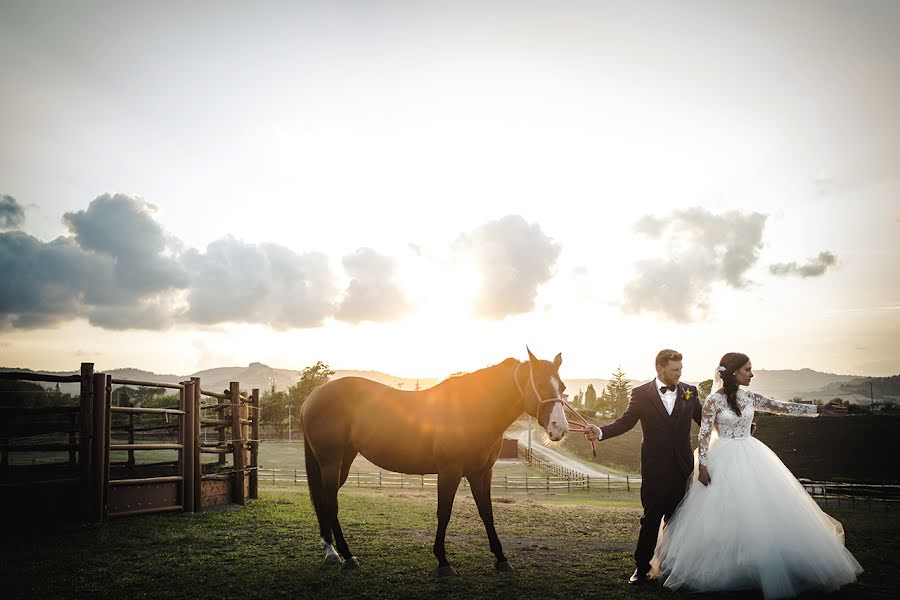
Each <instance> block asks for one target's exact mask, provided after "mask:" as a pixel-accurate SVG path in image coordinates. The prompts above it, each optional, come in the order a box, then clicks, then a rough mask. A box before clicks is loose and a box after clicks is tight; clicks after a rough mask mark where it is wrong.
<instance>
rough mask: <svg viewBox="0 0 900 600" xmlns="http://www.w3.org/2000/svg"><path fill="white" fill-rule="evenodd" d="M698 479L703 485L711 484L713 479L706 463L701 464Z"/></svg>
mask: <svg viewBox="0 0 900 600" xmlns="http://www.w3.org/2000/svg"><path fill="white" fill-rule="evenodd" d="M697 480H698V481H699V482H700V483H702V484H703V485H709V482H710V481H712V479H710V478H709V471H707V470H706V465H700V470H699V472H698V473H697Z"/></svg>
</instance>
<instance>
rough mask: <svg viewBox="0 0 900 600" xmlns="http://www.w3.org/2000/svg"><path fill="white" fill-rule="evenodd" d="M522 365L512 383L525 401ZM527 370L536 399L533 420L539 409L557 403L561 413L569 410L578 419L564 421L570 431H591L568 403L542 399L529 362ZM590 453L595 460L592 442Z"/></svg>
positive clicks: (555, 399)
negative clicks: (520, 370) (520, 373)
mask: <svg viewBox="0 0 900 600" xmlns="http://www.w3.org/2000/svg"><path fill="white" fill-rule="evenodd" d="M523 364H524V363H521V362H520V363H519V364H518V365H517V366H516V370H515V372H514V373H513V381H514V382H515V383H516V387H517V388H518V390H519V394H521V395H522V398H523V399H525V398H527V396H526V395H525V391H524V390H523V389H522V386H520V385H519V367H521V366H522V365H523ZM528 370H529V378H530V379H531V389H532V391H534V396H535V398H537V402H538V405H537V410H536V411H535V418H537V415H539V414H540V413H541V407H542V406H544V404H548V403H549V404H553V403H556V402H559V403H560V404H562V406H563V413H565V409H569V410H570V411H571V412H572V414H574V415H575V417H576V418H577V419H578V421H571V420H569V419H566V423H568V425H569V430H570V431H577V432H579V433H586V432H588V431H590V430H591V424H590V423H588V422H587V419H585V418H584V417H582V416H581V414H580V413H579V412H578V411H577V410H575V409H574V408H572V407H571V406H570V405H569V403H568V402H566V401H565V400H564V399H562V398H560V397H559V396H557V397H556V398H542V397H541V393H540V392H539V391H538V389H537V384H536V383H535V382H534V365H532V364H531V361H529V362H528ZM591 452H592V453H593V454H594V458H597V445H596V443H595V442H594V440H591Z"/></svg>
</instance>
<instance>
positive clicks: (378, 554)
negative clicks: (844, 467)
mask: <svg viewBox="0 0 900 600" xmlns="http://www.w3.org/2000/svg"><path fill="white" fill-rule="evenodd" d="M340 498H341V515H342V524H343V526H344V531H345V532H346V534H347V537H348V541H349V543H350V545H351V548H352V549H353V551H354V552H355V554H356V555H357V556H358V558H359V560H360V563H361V566H362V568H361V569H360V570H359V571H351V572H344V571H340V570H338V569H336V568H333V567H326V566H325V565H324V564H323V561H322V558H323V552H322V550H321V549H320V547H319V543H318V528H317V527H316V525H315V517H314V515H313V512H312V509H311V506H310V502H309V498H308V496H307V493H306V490H305V488H304V487H300V486H298V487H293V488H287V489H283V490H279V491H273V490H264V492H263V494H262V498H261V499H260V500H257V501H251V502H249V503H248V505H247V506H246V507H245V508H243V509H241V508H235V507H231V508H227V509H222V510H217V511H210V512H205V513H199V514H175V515H169V516H147V517H132V518H127V519H121V520H115V521H112V522H110V523H107V524H104V525H92V526H86V527H81V528H71V529H68V530H65V531H62V532H60V531H46V532H39V533H32V534H29V535H28V536H27V537H26V536H21V535H19V536H15V537H13V538H12V539H9V538H6V537H5V536H4V537H5V539H4V544H2V545H0V592H2V597H3V598H4V599H6V598H9V599H14V598H53V599H61V598H121V599H133V598H164V599H167V600H171V599H177V598H185V599H194V598H241V599H252V598H305V597H322V598H355V597H364V598H421V597H442V598H443V597H449V598H488V597H490V598H494V597H502V598H566V599H571V598H586V597H592V598H597V597H601V598H623V599H625V598H630V599H633V598H682V597H687V596H686V595H685V594H679V593H671V592H669V591H667V590H665V589H664V588H662V587H661V586H659V585H658V584H653V585H650V586H648V587H646V588H642V589H633V588H631V587H629V586H627V585H626V584H625V578H626V577H627V576H628V575H629V574H630V572H631V570H632V568H633V565H632V559H631V552H632V549H633V544H634V541H635V539H636V535H637V529H638V518H639V515H640V506H639V502H638V500H637V498H636V496H635V495H633V494H632V495H630V496H624V497H616V498H613V499H606V498H605V497H602V496H591V497H584V496H580V495H577V494H561V495H558V496H535V497H528V496H522V495H518V496H496V495H495V502H494V511H495V517H496V522H497V529H498V532H499V534H500V536H501V539H502V541H503V543H504V548H505V550H506V553H507V555H508V557H509V559H510V561H511V562H512V564H513V566H514V567H515V568H516V571H515V572H514V573H511V574H502V573H497V572H495V570H494V567H493V556H492V555H491V554H490V552H489V550H488V547H487V540H486V536H485V534H484V529H483V526H482V524H481V521H480V519H479V517H478V514H477V511H476V508H475V505H474V502H473V501H472V499H471V496H470V495H468V494H463V493H461V494H459V495H458V496H457V499H456V503H455V506H454V514H453V519H452V520H451V523H450V528H449V530H448V537H447V549H448V555H449V558H450V560H451V562H453V564H454V565H455V566H456V568H457V570H458V571H459V573H460V575H459V576H458V577H453V578H446V579H439V578H437V577H436V576H435V575H434V573H433V571H434V568H435V565H436V561H435V560H434V557H433V556H432V554H431V545H432V542H433V536H434V530H435V516H434V514H435V500H434V495H433V493H427V492H426V493H420V492H409V491H406V492H402V493H398V492H387V491H377V490H356V489H349V490H345V491H342V492H341V497H340ZM829 512H831V514H833V515H834V516H835V517H836V518H838V519H840V520H841V521H842V522H843V523H844V525H845V528H846V530H847V546H848V547H849V548H850V550H851V551H852V552H853V553H854V554H855V555H856V557H857V558H858V559H859V561H860V562H861V563H862V565H863V566H864V567H865V568H866V573H864V574H863V576H862V579H861V580H860V582H859V583H857V584H854V585H852V586H849V587H847V588H845V589H844V590H841V591H840V592H838V593H836V594H834V595H832V596H830V597H833V598H888V597H895V595H896V594H895V592H896V589H895V588H896V586H897V585H898V583H900V580H898V575H897V574H898V572H900V541H898V540H900V520H898V519H897V518H896V515H895V514H894V513H893V512H889V513H885V512H880V511H872V512H868V511H866V510H864V509H849V508H842V509H838V510H834V509H830V510H829ZM740 597H749V598H753V597H755V595H753V594H743V595H740Z"/></svg>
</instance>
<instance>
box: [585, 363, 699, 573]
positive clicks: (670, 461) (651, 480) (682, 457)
mask: <svg viewBox="0 0 900 600" xmlns="http://www.w3.org/2000/svg"><path fill="white" fill-rule="evenodd" d="M681 358H682V356H681V353H680V352H676V351H675V350H661V351H660V352H659V354H657V355H656V379H654V380H653V381H649V382H647V383H645V384H644V385H641V386H638V387H636V388H634V389H633V390H632V391H631V400H630V401H629V402H628V407H627V408H626V409H625V413H624V414H623V415H622V416H621V417H619V419H617V420H616V421H615V422H614V423H610V424H609V425H606V426H605V427H597V426H595V425H594V426H591V430H590V431H587V432H586V433H585V436H586V437H587V438H588V439H590V440H607V439H609V438H613V437H616V436H617V435H621V434H623V433H625V432H626V431H629V430H630V429H631V428H632V427H634V425H635V424H636V423H637V422H638V420H640V422H641V429H642V430H643V433H644V439H643V441H642V442H641V479H642V482H641V504H642V505H643V507H644V515H643V516H642V517H641V532H640V534H639V536H638V543H637V548H636V549H635V551H634V560H635V562H636V563H637V569H635V571H634V574H632V576H631V578H630V579H629V580H628V582H629V583H631V584H642V583H646V581H647V573H648V572H649V571H650V559H651V558H653V551H654V550H655V549H656V537H657V534H658V533H659V522H660V520H661V519H663V518H665V519H666V521H667V522H668V520H669V517H671V516H672V513H673V512H675V507H677V506H678V503H679V502H681V499H682V497H684V493H685V490H686V489H687V482H688V479H689V477H690V476H691V472H692V471H693V470H694V456H693V452H692V451H691V419H693V420H694V421H696V422H697V424H698V425H699V424H700V413H701V411H702V406H701V404H700V398H699V394H698V393H697V388H696V387H694V386H692V385H687V384H681V383H679V380H680V379H681Z"/></svg>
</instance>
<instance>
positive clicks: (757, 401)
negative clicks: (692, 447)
mask: <svg viewBox="0 0 900 600" xmlns="http://www.w3.org/2000/svg"><path fill="white" fill-rule="evenodd" d="M737 401H738V406H739V407H740V408H741V415H740V416H738V415H737V414H735V412H734V411H733V410H731V407H730V406H729V405H728V398H727V397H726V396H725V394H720V393H719V392H713V393H712V394H710V395H709V396H707V398H706V401H705V402H704V403H703V417H702V419H701V421H700V434H699V436H698V441H699V442H700V447H699V450H698V451H697V453H698V455H699V458H700V464H701V465H703V464H706V452H707V450H709V439H710V436H711V435H712V431H713V428H715V430H716V431H717V432H718V434H719V437H723V438H732V439H738V438H746V437H749V436H750V424H751V423H752V422H753V414H754V410H755V409H760V410H763V411H765V412H772V413H777V414H780V415H794V416H808V417H815V416H817V415H818V407H817V406H815V405H814V404H797V403H795V402H779V401H778V400H771V399H769V398H766V397H765V396H762V395H760V394H757V393H756V392H751V391H748V390H741V389H739V390H738V392H737Z"/></svg>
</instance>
